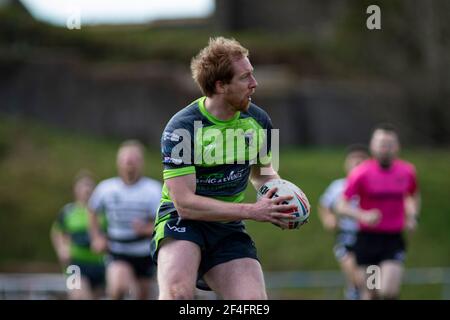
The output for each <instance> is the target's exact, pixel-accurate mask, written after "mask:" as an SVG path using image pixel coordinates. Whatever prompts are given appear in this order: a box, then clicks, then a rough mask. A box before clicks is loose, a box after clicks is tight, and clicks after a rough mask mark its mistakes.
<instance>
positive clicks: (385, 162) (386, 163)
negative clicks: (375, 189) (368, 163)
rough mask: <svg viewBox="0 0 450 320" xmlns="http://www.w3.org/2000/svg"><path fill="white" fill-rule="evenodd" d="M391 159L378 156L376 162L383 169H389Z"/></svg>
mask: <svg viewBox="0 0 450 320" xmlns="http://www.w3.org/2000/svg"><path fill="white" fill-rule="evenodd" d="M392 160H393V159H392V158H391V157H380V158H378V163H379V164H380V166H381V167H382V168H383V169H389V168H390V167H391V165H392Z"/></svg>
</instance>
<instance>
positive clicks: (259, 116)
mask: <svg viewBox="0 0 450 320" xmlns="http://www.w3.org/2000/svg"><path fill="white" fill-rule="evenodd" d="M241 117H243V118H245V117H252V118H254V119H255V120H257V121H258V122H263V123H265V122H270V121H271V119H270V116H269V114H268V113H267V112H266V111H265V110H264V109H263V108H261V107H259V106H257V105H256V104H254V103H250V106H249V107H248V110H247V111H245V112H242V113H241Z"/></svg>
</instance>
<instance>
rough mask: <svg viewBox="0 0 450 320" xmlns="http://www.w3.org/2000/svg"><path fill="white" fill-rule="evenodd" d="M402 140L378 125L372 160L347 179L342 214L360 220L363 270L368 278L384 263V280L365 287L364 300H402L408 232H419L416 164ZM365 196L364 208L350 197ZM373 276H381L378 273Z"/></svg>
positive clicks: (358, 243)
mask: <svg viewBox="0 0 450 320" xmlns="http://www.w3.org/2000/svg"><path fill="white" fill-rule="evenodd" d="M399 149H400V143H399V138H398V133H397V131H396V129H395V128H394V127H393V126H392V125H390V124H383V125H379V126H377V127H376V128H375V130H374V131H373V134H372V138H371V141H370V152H371V154H372V158H371V159H369V160H366V161H364V162H363V163H361V164H360V165H359V166H358V167H356V168H355V169H354V170H352V171H351V172H350V173H349V176H348V177H347V184H346V187H345V191H344V193H343V197H342V199H341V201H340V202H339V205H338V210H337V211H338V212H339V213H340V214H344V215H348V216H351V217H353V218H355V219H357V220H358V222H359V230H360V231H359V233H358V235H357V241H356V244H355V256H356V261H357V264H358V266H359V272H360V273H362V274H363V275H364V276H365V277H367V276H368V275H371V274H372V273H368V270H369V269H367V267H368V266H374V265H375V266H378V267H379V269H378V270H379V271H380V272H379V277H378V280H379V281H378V282H379V283H378V284H376V283H375V284H373V283H372V284H373V285H372V286H371V287H370V288H369V285H368V281H365V282H364V283H363V288H361V292H362V298H363V299H397V298H398V296H399V292H400V286H401V278H402V274H403V264H404V260H405V251H406V245H405V240H404V237H403V231H404V230H405V229H406V230H414V229H415V228H416V225H417V218H418V214H419V207H420V197H419V192H418V183H417V178H416V171H415V168H414V165H412V164H411V163H409V162H406V161H404V160H401V159H399V158H398V157H397V156H398V152H399ZM356 196H357V197H359V199H360V205H359V208H355V207H352V206H351V205H350V199H351V198H353V197H356ZM373 279H375V281H376V279H377V277H374V278H373Z"/></svg>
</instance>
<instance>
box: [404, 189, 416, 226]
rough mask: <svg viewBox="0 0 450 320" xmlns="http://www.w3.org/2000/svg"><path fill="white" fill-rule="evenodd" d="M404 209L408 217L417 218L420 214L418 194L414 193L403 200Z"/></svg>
mask: <svg viewBox="0 0 450 320" xmlns="http://www.w3.org/2000/svg"><path fill="white" fill-rule="evenodd" d="M405 211H406V215H407V216H408V217H412V218H414V219H416V220H417V219H418V217H419V214H420V195H419V194H415V195H414V196H410V197H408V198H406V200H405Z"/></svg>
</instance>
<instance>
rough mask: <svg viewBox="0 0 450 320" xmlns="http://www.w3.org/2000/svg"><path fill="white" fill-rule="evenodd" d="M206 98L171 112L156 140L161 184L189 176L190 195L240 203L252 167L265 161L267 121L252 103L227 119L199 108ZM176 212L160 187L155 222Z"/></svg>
mask: <svg viewBox="0 0 450 320" xmlns="http://www.w3.org/2000/svg"><path fill="white" fill-rule="evenodd" d="M205 100H206V97H202V98H200V99H197V100H196V101H194V102H193V103H191V104H190V105H188V106H187V107H185V108H184V109H182V110H180V111H179V112H178V113H176V114H175V115H174V116H173V117H172V118H171V119H170V120H169V122H168V124H167V125H166V127H165V129H164V132H163V135H162V138H161V151H162V157H163V161H162V162H163V165H164V172H163V175H164V180H167V179H170V178H174V177H178V176H183V175H189V174H195V176H196V194H197V195H201V196H206V197H212V198H215V199H218V200H222V201H228V202H242V201H243V199H244V191H245V189H246V187H247V184H248V179H249V175H250V168H251V166H252V165H254V164H268V163H270V147H271V129H272V123H271V120H270V118H269V116H268V115H267V113H266V112H265V111H264V110H262V109H261V108H259V107H257V106H256V105H254V104H250V106H249V108H248V110H247V111H245V112H237V113H236V114H235V116H234V117H233V118H232V119H230V120H227V121H223V120H219V119H217V118H215V117H214V116H213V115H211V114H210V113H208V111H207V110H206V108H205V104H204V103H205ZM168 214H176V209H175V206H174V204H173V202H172V200H171V198H170V195H169V192H168V189H167V186H166V184H164V186H163V192H162V198H161V206H160V208H159V211H158V220H161V218H162V217H163V216H167V215H168Z"/></svg>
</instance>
